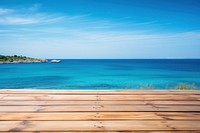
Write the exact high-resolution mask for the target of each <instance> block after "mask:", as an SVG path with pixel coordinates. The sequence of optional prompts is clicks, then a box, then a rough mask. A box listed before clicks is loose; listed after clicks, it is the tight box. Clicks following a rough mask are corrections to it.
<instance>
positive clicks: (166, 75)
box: [0, 59, 200, 89]
mask: <svg viewBox="0 0 200 133" xmlns="http://www.w3.org/2000/svg"><path fill="white" fill-rule="evenodd" d="M179 83H188V84H192V83H194V84H195V86H196V88H197V89H198V88H200V60H197V59H180V60H178V59H176V60H175V59H173V60H172V59H169V60H168V59H156V60H153V59H151V60H146V59H133V60H62V62H61V63H37V64H1V65H0V88H3V89H5V88H14V89H17V88H35V89H36V88H37V89H142V88H144V87H145V86H151V87H153V88H155V89H171V88H173V87H175V86H176V85H178V84H179Z"/></svg>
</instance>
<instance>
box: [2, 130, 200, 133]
mask: <svg viewBox="0 0 200 133" xmlns="http://www.w3.org/2000/svg"><path fill="white" fill-rule="evenodd" d="M0 133H16V132H0ZM17 133H94V132H87V131H86V132H85V131H84V132H79V131H75V132H67V131H66V132H60V131H57V132H39V131H36V132H17ZM96 133H191V131H190V130H189V131H102V132H101V131H96ZM192 133H200V131H194V130H193V131H192Z"/></svg>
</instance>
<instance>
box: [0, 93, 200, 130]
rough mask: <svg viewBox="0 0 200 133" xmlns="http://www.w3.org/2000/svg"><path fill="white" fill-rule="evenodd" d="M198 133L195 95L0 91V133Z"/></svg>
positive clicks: (199, 106)
mask: <svg viewBox="0 0 200 133" xmlns="http://www.w3.org/2000/svg"><path fill="white" fill-rule="evenodd" d="M1 132H4V133H7V132H21V133H47V132H51V133H71V132H74V133H75V132H76V133H83V132H84V133H92V132H98V133H102V132H107V133H125V132H126V133H165V132H166V133H172V132H175V133H200V91H131V90H124V91H115V90H113V91H56V90H0V133H1Z"/></svg>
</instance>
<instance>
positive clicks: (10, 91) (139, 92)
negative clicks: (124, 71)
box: [0, 89, 200, 95]
mask: <svg viewBox="0 0 200 133" xmlns="http://www.w3.org/2000/svg"><path fill="white" fill-rule="evenodd" d="M0 93H1V94H79V95H81V94H83V95H86V94H87V95H89V94H91V95H97V94H101V95H111V94H113V95H116V94H120V95H126V94H128V95H130V94H132V95H134V94H137V95H144V94H147V95H148V94H155V95H160V94H162V95H168V94H176V95H183V94H186V95H188V94H195V95H200V91H199V90H33V89H30V90H22V89H6V90H4V89H1V90H0Z"/></svg>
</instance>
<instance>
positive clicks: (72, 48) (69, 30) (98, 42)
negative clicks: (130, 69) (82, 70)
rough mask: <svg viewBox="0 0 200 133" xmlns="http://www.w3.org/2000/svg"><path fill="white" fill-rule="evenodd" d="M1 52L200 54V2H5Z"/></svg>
mask: <svg viewBox="0 0 200 133" xmlns="http://www.w3.org/2000/svg"><path fill="white" fill-rule="evenodd" d="M0 54H3V55H14V54H18V55H26V56H31V57H38V58H200V0H59V1H58V0H0Z"/></svg>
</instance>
